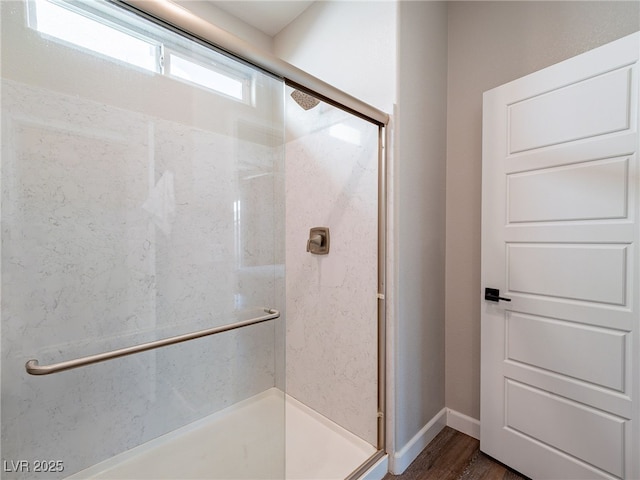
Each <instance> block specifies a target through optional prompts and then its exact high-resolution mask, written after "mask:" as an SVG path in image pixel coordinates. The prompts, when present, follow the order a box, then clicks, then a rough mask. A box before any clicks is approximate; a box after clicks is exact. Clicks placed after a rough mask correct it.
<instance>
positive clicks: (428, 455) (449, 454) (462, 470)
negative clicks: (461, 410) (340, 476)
mask: <svg viewBox="0 0 640 480" xmlns="http://www.w3.org/2000/svg"><path fill="white" fill-rule="evenodd" d="M479 448H480V442H479V441H478V440H476V439H475V438H473V437H470V436H468V435H465V434H464V433H460V432H458V431H457V430H454V429H452V428H449V427H445V428H444V430H442V431H441V432H440V433H439V434H438V435H437V436H436V438H434V439H433V440H432V441H431V443H429V445H428V446H427V448H425V449H424V450H423V451H422V453H420V455H419V456H418V458H416V459H415V460H414V462H413V463H412V464H411V465H410V466H409V468H407V470H405V472H404V473H403V474H402V475H392V474H390V473H388V474H387V475H386V476H385V477H384V479H383V480H527V477H523V476H522V475H520V474H519V473H517V472H514V471H513V470H511V469H509V468H508V467H506V466H504V465H503V464H501V463H499V462H496V461H495V460H493V459H492V458H491V457H488V456H487V455H485V454H484V453H482V452H481V451H480V449H479Z"/></svg>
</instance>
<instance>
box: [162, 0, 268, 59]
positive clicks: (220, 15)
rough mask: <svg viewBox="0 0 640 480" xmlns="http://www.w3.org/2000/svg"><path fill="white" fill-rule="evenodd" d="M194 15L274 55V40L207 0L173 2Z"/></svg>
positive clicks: (179, 0)
mask: <svg viewBox="0 0 640 480" xmlns="http://www.w3.org/2000/svg"><path fill="white" fill-rule="evenodd" d="M171 1H172V2H173V3H176V4H178V5H180V6H181V7H182V8H184V9H186V10H189V11H190V12H191V13H193V14H194V15H197V16H199V17H200V18H202V19H204V20H206V21H207V22H209V23H211V24H212V25H215V26H217V27H220V28H222V29H223V30H226V31H227V32H229V33H232V34H233V35H235V36H236V37H239V38H241V39H242V40H244V41H246V42H249V43H252V44H253V45H255V46H257V47H260V48H262V49H263V50H265V51H267V52H269V53H273V38H272V37H270V36H269V35H267V34H266V33H264V32H262V31H260V30H258V29H257V28H255V27H252V26H251V25H249V24H247V23H245V22H243V21H242V20H240V19H239V18H237V17H234V16H233V15H231V14H229V13H227V12H225V11H224V10H222V9H220V8H218V7H216V6H215V5H213V4H212V3H209V2H208V1H207V0H171Z"/></svg>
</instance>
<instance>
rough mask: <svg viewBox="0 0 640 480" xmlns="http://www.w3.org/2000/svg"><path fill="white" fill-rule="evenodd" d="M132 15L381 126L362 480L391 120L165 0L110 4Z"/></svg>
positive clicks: (381, 426) (382, 288) (382, 293)
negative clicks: (374, 297)
mask: <svg viewBox="0 0 640 480" xmlns="http://www.w3.org/2000/svg"><path fill="white" fill-rule="evenodd" d="M107 1H109V2H110V3H113V4H116V5H119V6H120V7H122V8H125V9H128V10H131V11H133V12H135V13H136V14H138V15H141V16H144V17H146V18H148V19H150V20H152V21H154V22H156V23H159V24H161V25H163V26H165V27H167V28H169V29H172V30H175V31H178V32H180V33H183V34H186V35H188V36H190V37H192V38H194V39H197V40H199V41H200V42H203V43H205V44H208V45H211V46H212V47H214V48H217V49H220V50H223V51H225V52H227V53H228V54H230V55H231V56H233V57H236V58H238V59H240V60H243V61H245V62H247V63H249V64H251V65H253V66H255V67H257V68H259V69H261V70H264V71H266V72H268V73H270V74H272V75H275V76H277V77H279V78H281V79H282V80H283V81H284V83H285V84H286V85H288V86H290V87H293V88H295V89H297V90H300V91H303V92H305V93H308V94H310V95H312V96H314V97H316V98H318V99H319V100H321V101H323V102H325V103H328V104H330V105H332V106H334V107H336V108H339V109H342V110H344V111H346V112H348V113H351V114H353V115H355V116H357V117H360V118H362V119H364V120H366V121H369V122H371V123H373V124H374V125H377V126H378V238H377V241H378V279H377V282H378V289H377V303H378V308H377V311H378V315H377V328H378V342H377V353H378V365H377V367H378V411H377V445H376V449H377V451H376V453H374V454H373V455H372V456H371V457H370V458H369V459H368V460H367V461H366V462H365V463H363V464H362V465H361V466H360V467H358V468H357V469H356V470H354V471H353V472H352V473H351V474H350V475H349V476H348V477H347V478H346V479H345V480H352V479H356V478H359V477H360V476H362V475H363V474H364V473H365V472H366V471H367V470H369V469H370V468H371V467H372V466H373V465H375V464H376V463H377V462H378V461H379V460H381V459H382V458H383V457H384V456H385V455H386V453H387V452H386V448H387V439H386V422H387V412H386V410H387V395H386V391H387V388H386V377H387V376H386V372H387V362H386V355H387V352H386V350H387V349H386V345H387V338H386V337H387V336H386V328H387V327H386V263H387V166H388V155H389V153H388V148H387V145H388V144H389V134H390V132H389V128H388V124H389V115H388V114H387V113H385V112H383V111H381V110H379V109H377V108H375V107H373V106H371V105H369V104H367V103H365V102H363V101H361V100H359V99H357V98H355V97H353V96H351V95H349V94H348V93H346V92H343V91H342V90H340V89H338V88H336V87H334V86H332V85H330V84H328V83H326V82H324V81H322V80H320V79H318V78H316V77H314V76H313V75H310V74H309V73H307V72H305V71H303V70H301V69H299V68H297V67H295V66H293V65H291V64H289V63H287V62H285V61H284V60H281V59H279V58H277V57H275V56H273V55H271V54H270V53H268V52H265V51H263V50H261V49H259V48H257V47H255V46H254V45H252V44H250V43H249V42H246V41H244V40H242V39H240V38H238V37H236V36H234V35H232V34H230V33H229V32H226V31H225V30H222V29H221V28H219V27H217V26H215V25H213V24H211V23H208V22H207V21H205V20H203V19H202V18H200V17H197V16H196V15H194V14H192V13H190V12H188V11H187V10H185V9H183V8H182V7H180V6H178V5H176V4H173V3H170V2H168V1H165V0H107Z"/></svg>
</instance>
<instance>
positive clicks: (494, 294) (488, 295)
mask: <svg viewBox="0 0 640 480" xmlns="http://www.w3.org/2000/svg"><path fill="white" fill-rule="evenodd" d="M484 299H485V300H489V301H490V302H499V301H500V300H504V301H505V302H510V301H511V299H510V298H506V297H501V296H500V290H498V289H497V288H485V289H484Z"/></svg>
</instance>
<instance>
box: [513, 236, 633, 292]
mask: <svg viewBox="0 0 640 480" xmlns="http://www.w3.org/2000/svg"><path fill="white" fill-rule="evenodd" d="M506 247H507V250H506V255H507V259H506V262H507V287H508V289H509V291H510V292H519V293H527V294H532V295H542V296H548V297H556V298H563V299H567V300H583V301H587V302H598V303H610V304H613V305H625V299H626V283H627V262H628V260H627V259H628V255H627V252H628V249H629V248H630V246H629V245H624V244H622V245H617V244H591V243H584V244H576V243H535V244H534V243H511V242H507V243H506Z"/></svg>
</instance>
